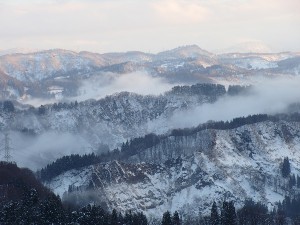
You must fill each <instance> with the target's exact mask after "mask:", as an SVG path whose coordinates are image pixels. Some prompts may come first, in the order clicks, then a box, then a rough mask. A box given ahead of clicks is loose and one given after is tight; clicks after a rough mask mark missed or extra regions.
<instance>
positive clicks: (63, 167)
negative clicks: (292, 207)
mask: <svg viewBox="0 0 300 225" xmlns="http://www.w3.org/2000/svg"><path fill="white" fill-rule="evenodd" d="M265 121H273V122H278V121H295V122H299V121H300V114H299V113H294V114H280V115H266V114H258V115H250V116H247V117H239V118H235V119H233V120H232V121H226V122H224V121H219V122H214V121H212V122H207V123H204V124H200V125H199V126H197V127H194V128H186V129H174V130H172V131H171V132H170V134H166V135H156V134H153V133H151V134H147V135H145V136H143V137H138V138H134V139H131V140H128V141H126V142H125V143H123V144H122V146H121V148H120V149H115V150H113V151H111V152H107V153H103V154H101V155H96V154H94V153H92V154H88V155H82V156H80V155H78V154H74V155H70V156H64V157H62V158H59V159H57V160H56V161H55V162H52V163H51V164H48V165H47V166H46V167H45V168H43V169H42V170H41V171H40V172H39V175H40V178H41V179H42V180H43V181H46V180H50V179H52V178H53V177H55V176H58V175H59V174H61V173H63V172H65V171H68V170H71V169H79V168H81V167H84V166H89V165H93V164H96V163H101V162H107V161H110V160H126V159H128V158H129V157H131V156H133V155H136V154H137V153H139V152H141V151H144V150H146V149H148V148H151V147H153V146H155V145H157V144H159V143H160V142H161V141H162V140H164V139H166V138H168V137H170V136H175V137H180V136H190V135H193V134H195V133H198V132H200V131H203V130H208V129H214V130H230V129H234V128H238V127H241V126H244V125H249V124H254V123H259V122H265ZM284 165H285V164H284ZM285 169H286V167H285V166H284V170H285Z"/></svg>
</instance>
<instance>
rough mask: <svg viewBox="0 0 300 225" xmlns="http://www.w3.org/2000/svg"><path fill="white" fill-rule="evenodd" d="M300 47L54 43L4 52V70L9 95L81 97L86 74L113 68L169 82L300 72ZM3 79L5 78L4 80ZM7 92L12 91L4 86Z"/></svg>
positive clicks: (0, 65)
mask: <svg viewBox="0 0 300 225" xmlns="http://www.w3.org/2000/svg"><path fill="white" fill-rule="evenodd" d="M299 56H300V54H299V53H289V52H285V53H253V52H252V51H251V53H228V54H220V55H215V54H213V53H210V52H207V51H205V50H203V49H201V48H200V47H198V46H196V45H189V46H183V47H178V48H176V49H173V50H168V51H164V52H160V53H158V54H149V53H143V52H137V51H134V52H124V53H105V54H98V53H91V52H79V53H77V52H73V51H68V50H61V49H54V50H46V51H39V52H33V53H26V54H25V53H16V54H5V55H2V56H0V71H2V73H4V74H6V75H7V76H8V77H10V79H13V80H14V82H18V83H19V87H18V88H16V87H15V85H14V84H11V83H10V82H9V83H7V89H9V90H10V91H9V94H4V95H3V96H2V98H10V99H14V100H18V101H21V102H24V100H26V99H34V98H43V99H48V100H49V99H52V100H54V99H66V98H70V97H71V98H76V97H80V95H81V92H80V89H81V86H82V83H84V82H85V81H86V80H87V79H90V78H96V79H101V77H103V76H105V75H106V74H110V76H112V77H118V76H119V75H120V74H127V73H132V72H137V71H143V72H146V73H148V74H149V75H150V76H152V77H159V78H163V79H164V80H166V81H167V82H168V83H181V84H191V83H201V82H205V83H220V84H228V83H236V84H241V83H242V84H251V83H252V80H253V79H255V78H256V77H257V76H258V75H259V76H269V74H270V73H272V76H273V77H278V76H281V75H283V74H285V75H292V76H295V75H297V74H299V64H300V62H299ZM0 82H1V84H2V85H4V84H3V83H5V82H4V81H0ZM5 93H8V92H5Z"/></svg>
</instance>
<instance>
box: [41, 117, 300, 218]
mask: <svg viewBox="0 0 300 225" xmlns="http://www.w3.org/2000/svg"><path fill="white" fill-rule="evenodd" d="M299 128H300V123H299V122H286V121H278V122H271V121H266V122H261V123H255V124H252V125H244V126H241V127H238V128H235V129H229V130H211V129H208V130H203V131H200V132H197V133H195V134H193V135H188V136H181V137H174V136H169V137H168V138H166V139H165V140H164V141H162V142H160V143H159V144H157V145H156V146H154V147H151V148H149V149H141V151H140V152H139V153H138V154H137V155H134V156H131V157H129V158H128V159H127V160H123V162H121V161H112V162H109V163H103V164H96V165H93V166H89V167H86V168H82V169H80V170H72V171H68V172H66V173H64V174H61V175H59V176H58V177H56V178H54V179H52V180H51V181H49V182H48V184H47V185H48V186H49V187H50V188H51V189H53V190H54V191H55V192H56V193H57V194H60V195H61V196H63V198H64V199H67V198H68V197H70V196H73V197H74V196H77V198H80V196H83V195H86V194H89V195H91V193H92V195H93V196H94V197H93V198H92V199H91V201H95V202H97V203H101V204H106V205H108V206H109V207H111V208H119V209H135V210H143V211H144V212H145V213H147V214H148V215H154V216H155V215H160V213H161V212H162V211H166V210H171V211H174V210H180V211H181V212H182V213H191V212H193V213H197V212H199V209H200V210H204V209H207V208H209V206H210V205H211V204H212V202H213V201H214V200H216V201H217V202H221V201H223V200H224V199H227V200H228V199H231V200H235V201H236V202H237V204H239V203H241V202H242V201H243V200H244V199H246V198H253V199H254V200H255V201H262V202H264V203H265V204H267V205H268V206H269V207H273V206H274V203H275V202H276V201H278V200H282V199H283V197H284V195H286V194H294V193H299V191H300V190H299V189H297V188H296V187H295V186H290V185H289V178H283V177H282V175H281V164H282V161H283V158H284V157H289V160H290V164H291V168H292V169H291V173H292V174H295V175H299V174H300V166H299V165H300V164H299V163H300V144H299V143H300V129H299ZM69 185H71V186H72V187H73V188H72V191H71V192H70V193H69V194H67V193H65V192H67V190H68V188H69ZM78 190H80V191H78ZM64 193H65V194H64Z"/></svg>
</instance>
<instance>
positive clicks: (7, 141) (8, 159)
mask: <svg viewBox="0 0 300 225" xmlns="http://www.w3.org/2000/svg"><path fill="white" fill-rule="evenodd" d="M11 150H12V148H11V147H10V138H9V133H8V132H6V133H5V134H4V157H3V158H4V160H5V161H6V162H8V163H9V162H13V160H12V156H11Z"/></svg>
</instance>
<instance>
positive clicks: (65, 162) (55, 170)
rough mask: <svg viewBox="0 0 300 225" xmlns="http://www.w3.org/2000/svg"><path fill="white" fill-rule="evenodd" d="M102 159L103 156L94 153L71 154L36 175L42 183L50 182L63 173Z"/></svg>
mask: <svg viewBox="0 0 300 225" xmlns="http://www.w3.org/2000/svg"><path fill="white" fill-rule="evenodd" d="M103 157H104V155H103V156H102V157H101V156H98V155H95V153H91V154H84V155H79V154H72V155H69V156H63V157H62V158H59V159H57V160H55V161H54V162H52V163H50V164H48V165H47V166H46V167H45V168H43V169H41V170H40V171H38V172H37V174H38V177H39V178H40V179H41V180H42V181H46V180H50V179H52V178H53V177H56V176H58V175H59V174H61V173H63V172H65V171H68V170H71V169H79V168H81V167H85V166H89V165H93V164H97V163H99V162H102V161H103Z"/></svg>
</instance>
